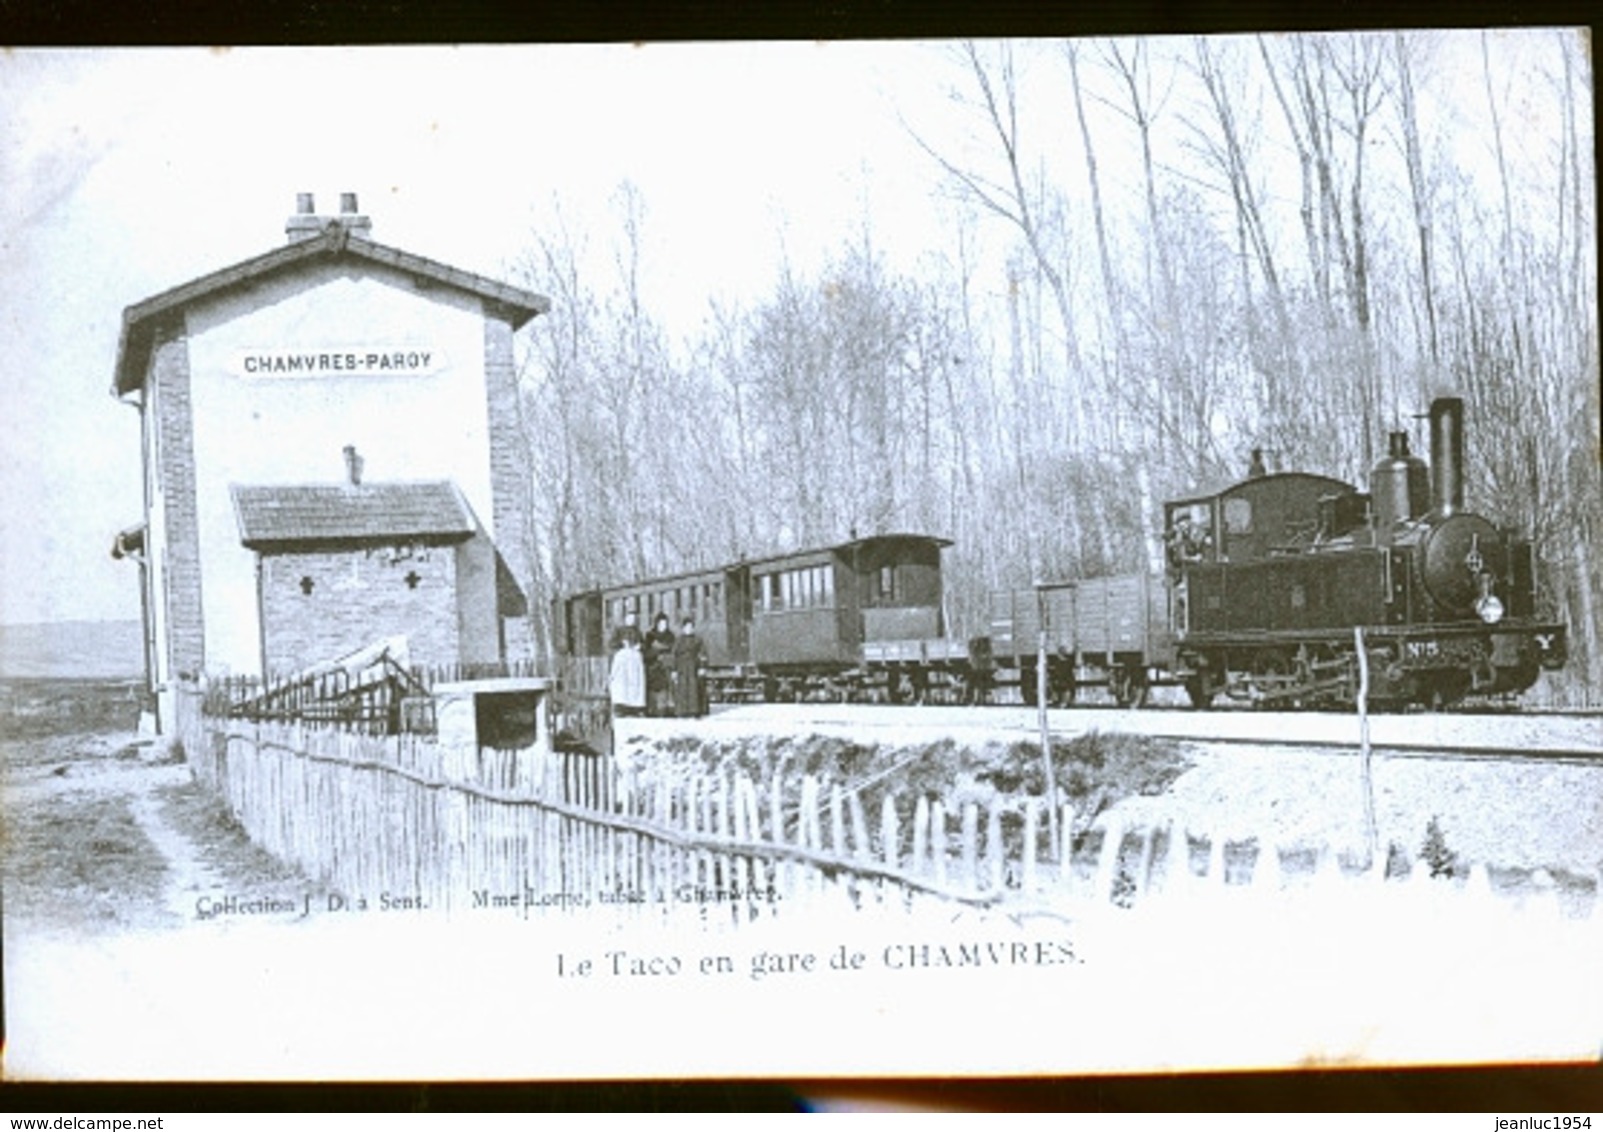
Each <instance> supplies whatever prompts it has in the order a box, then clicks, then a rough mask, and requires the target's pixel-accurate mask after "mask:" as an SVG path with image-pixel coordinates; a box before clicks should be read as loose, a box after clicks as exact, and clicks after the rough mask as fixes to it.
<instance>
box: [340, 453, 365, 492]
mask: <svg viewBox="0 0 1603 1132" xmlns="http://www.w3.org/2000/svg"><path fill="white" fill-rule="evenodd" d="M366 462H367V461H366V460H363V459H362V457H361V456H360V455H359V454H358V453H357V451H356V445H354V444H347V445H346V446H345V476H346V479H348V480H349V481H350V485H351V486H352V487H361V486H362V465H363V464H365V463H366Z"/></svg>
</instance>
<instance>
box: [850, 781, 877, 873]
mask: <svg viewBox="0 0 1603 1132" xmlns="http://www.w3.org/2000/svg"><path fill="white" fill-rule="evenodd" d="M846 808H847V809H848V810H849V811H850V812H851V815H852V848H853V849H854V850H855V851H856V854H855V855H856V857H857V859H858V860H859V861H872V860H873V859H874V852H873V850H872V849H870V848H869V845H868V816H867V815H866V814H864V813H863V802H862V799H860V798H859V797H858V796H857V791H855V790H853V791H852V792H851V793H850V794H848V795H846Z"/></svg>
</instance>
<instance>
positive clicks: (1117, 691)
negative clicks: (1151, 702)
mask: <svg viewBox="0 0 1603 1132" xmlns="http://www.w3.org/2000/svg"><path fill="white" fill-rule="evenodd" d="M1108 686H1109V687H1110V688H1111V689H1112V690H1113V700H1114V702H1115V703H1117V704H1118V705H1119V706H1120V707H1125V708H1128V707H1142V706H1144V705H1145V704H1146V702H1147V691H1148V689H1147V682H1146V678H1145V674H1144V673H1142V672H1140V671H1139V670H1137V669H1134V668H1130V667H1127V666H1125V665H1120V666H1119V667H1117V668H1115V669H1114V670H1113V671H1112V672H1111V673H1110V674H1109V675H1108Z"/></svg>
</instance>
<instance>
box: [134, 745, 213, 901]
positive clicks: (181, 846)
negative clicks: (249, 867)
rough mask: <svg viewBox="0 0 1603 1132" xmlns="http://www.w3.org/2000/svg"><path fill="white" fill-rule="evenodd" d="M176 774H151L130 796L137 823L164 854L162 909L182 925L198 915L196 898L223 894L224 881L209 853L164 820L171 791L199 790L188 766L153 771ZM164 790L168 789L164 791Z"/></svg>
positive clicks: (159, 851) (157, 849) (158, 850)
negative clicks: (203, 895) (164, 882)
mask: <svg viewBox="0 0 1603 1132" xmlns="http://www.w3.org/2000/svg"><path fill="white" fill-rule="evenodd" d="M155 769H159V770H160V771H172V772H176V773H170V774H168V773H160V774H158V773H152V774H150V775H148V776H147V777H145V778H144V780H143V782H142V783H141V784H140V785H141V786H142V787H143V788H142V789H139V788H136V789H135V791H134V792H133V793H132V794H131V795H130V798H129V801H130V804H131V807H132V809H133V814H134V819H135V820H136V821H138V822H139V826H140V828H141V829H143V830H144V831H145V836H146V837H148V838H150V841H151V843H152V844H153V845H154V846H155V847H156V851H157V852H158V853H160V854H161V856H162V860H163V861H164V862H165V864H166V866H167V868H166V881H167V883H166V886H165V890H164V892H163V896H162V905H163V907H164V908H165V909H166V911H167V912H168V913H169V914H170V915H172V916H175V917H177V918H178V919H179V920H180V921H182V920H187V919H190V918H192V917H193V916H194V914H195V898H196V897H197V896H199V895H201V894H203V893H208V892H217V891H221V890H222V889H223V888H224V887H225V880H224V877H223V876H221V875H220V874H219V872H218V871H217V869H215V868H213V867H212V864H211V862H210V861H209V860H208V856H209V853H208V850H207V849H206V848H205V847H202V846H200V845H197V844H196V843H195V841H194V839H192V838H191V837H190V836H189V835H188V834H186V833H184V832H183V831H181V830H179V829H178V828H177V827H176V826H174V825H173V824H172V823H171V822H170V821H169V820H168V819H167V817H166V816H165V814H164V811H167V810H168V809H169V808H170V807H169V805H168V804H167V803H166V801H165V800H164V798H163V797H158V793H160V794H162V795H166V794H168V793H169V792H170V791H172V790H180V791H181V790H196V789H199V786H198V785H197V784H196V783H195V782H194V781H193V779H192V778H191V776H190V773H189V768H188V767H185V766H175V767H162V768H153V770H155ZM162 788H165V789H162Z"/></svg>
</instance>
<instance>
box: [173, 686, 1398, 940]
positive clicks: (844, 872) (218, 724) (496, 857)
mask: <svg viewBox="0 0 1603 1132" xmlns="http://www.w3.org/2000/svg"><path fill="white" fill-rule="evenodd" d="M195 723H196V730H195V733H194V734H192V735H190V736H188V737H186V743H185V746H186V750H187V752H188V754H189V759H190V762H191V764H192V765H193V767H194V768H195V772H196V774H197V775H198V776H199V777H200V778H201V779H202V780H204V781H205V782H207V783H209V784H210V785H211V786H212V787H213V788H214V789H215V790H216V791H217V792H218V793H219V794H220V795H221V796H222V797H223V798H224V799H225V800H226V802H227V804H228V806H229V808H230V809H231V810H232V812H233V813H234V814H235V815H236V816H237V817H238V819H239V820H240V822H241V823H242V824H243V826H244V827H245V829H246V831H247V832H248V833H249V835H250V836H251V838H252V839H253V840H254V841H256V842H257V844H259V845H260V846H261V847H263V848H264V849H266V850H267V851H269V852H270V853H272V854H274V855H275V856H277V857H279V858H280V859H281V860H285V861H288V862H292V863H293V864H295V865H296V866H298V867H299V868H300V869H301V870H302V871H303V872H305V873H306V874H307V875H308V876H309V877H311V878H314V879H315V880H317V881H318V882H320V883H322V884H323V885H326V886H327V887H328V888H329V889H330V890H331V891H337V892H340V893H345V894H355V895H361V896H365V897H366V898H367V899H368V900H370V901H377V900H378V899H379V898H380V897H381V896H383V897H386V898H388V899H390V900H392V901H405V902H415V903H416V904H418V905H421V906H424V907H427V908H431V909H445V910H453V911H454V910H462V909H476V908H482V907H486V906H489V907H507V906H512V905H517V906H520V907H522V908H523V909H524V910H525V911H538V910H543V909H548V908H568V907H572V906H575V905H578V906H591V905H596V904H602V903H610V904H616V905H618V906H619V907H620V908H628V909H631V910H635V911H646V910H654V909H663V908H667V909H673V908H675V907H679V908H681V909H682V908H690V909H694V910H696V911H697V912H699V913H700V914H703V915H705V914H706V910H707V909H708V908H714V909H719V910H720V911H722V912H724V913H727V914H729V915H731V916H732V917H733V918H735V919H737V920H738V919H740V918H742V917H757V916H762V915H768V914H783V912H784V910H785V909H786V908H787V907H790V908H794V907H796V906H798V905H799V904H800V905H805V904H807V902H809V901H813V902H817V901H820V900H825V899H845V900H847V901H849V902H850V903H851V904H852V905H854V906H858V907H861V906H863V905H865V904H876V905H893V904H909V903H911V902H913V901H916V900H928V899H934V900H940V901H948V902H958V903H962V904H968V905H978V906H1000V907H1002V908H1004V909H1017V910H1020V911H1024V910H1029V909H1038V910H1046V911H1053V912H1058V913H1064V912H1069V911H1074V910H1079V911H1085V910H1089V909H1107V908H1117V907H1131V906H1134V905H1136V904H1139V903H1142V902H1146V901H1150V900H1155V899H1162V898H1167V897H1173V896H1175V895H1177V894H1180V893H1187V894H1190V895H1191V896H1199V895H1200V896H1208V895H1209V894H1210V893H1216V894H1223V893H1226V892H1229V893H1249V892H1257V893H1260V894H1262V893H1278V892H1280V891H1282V890H1283V889H1285V888H1287V887H1289V886H1295V885H1297V884H1299V883H1301V880H1302V878H1304V877H1309V876H1312V875H1314V874H1316V873H1317V874H1319V875H1321V876H1326V877H1332V876H1334V877H1340V878H1343V879H1346V880H1354V879H1363V878H1361V877H1360V876H1359V875H1358V874H1359V870H1358V869H1357V868H1356V867H1355V866H1353V864H1352V863H1351V862H1345V863H1344V862H1342V861H1340V860H1339V859H1338V857H1337V854H1336V853H1335V852H1334V851H1332V850H1330V849H1328V848H1324V847H1322V848H1321V849H1319V850H1317V851H1310V850H1309V849H1308V848H1307V847H1292V848H1286V847H1278V846H1276V845H1274V844H1273V842H1272V841H1270V840H1268V839H1264V838H1259V837H1255V836H1250V835H1244V836H1239V837H1235V838H1230V837H1225V836H1218V835H1207V834H1198V833H1196V832H1194V831H1187V830H1185V829H1183V828H1181V827H1178V826H1175V825H1172V824H1170V823H1165V822H1156V823H1155V822H1152V821H1150V820H1148V821H1146V822H1144V823H1143V824H1141V825H1138V826H1133V827H1128V828H1127V827H1124V826H1122V825H1119V824H1116V823H1110V822H1109V821H1108V816H1106V815H1105V816H1104V819H1103V823H1104V824H1100V825H1098V826H1097V827H1095V828H1093V829H1092V830H1090V831H1089V832H1088V833H1087V834H1086V835H1084V836H1082V837H1080V838H1078V839H1076V841H1075V842H1074V843H1073V844H1072V845H1071V844H1070V843H1069V839H1067V838H1065V839H1064V849H1063V851H1062V852H1061V853H1060V854H1059V855H1058V856H1057V857H1054V856H1053V855H1052V854H1051V853H1050V851H1049V837H1048V836H1047V824H1048V823H1047V822H1046V813H1045V808H1044V806H1043V805H1042V802H1041V800H1040V799H1039V798H1035V797H1022V798H1020V797H1010V798H1003V797H1000V796H997V797H992V798H990V799H989V800H988V804H987V803H986V802H985V801H982V800H980V799H976V798H973V797H970V798H967V799H953V800H943V799H939V798H932V797H926V796H920V797H917V798H914V799H911V800H910V803H909V801H908V800H905V799H902V798H899V797H897V796H896V795H894V794H891V793H884V794H882V795H880V796H879V797H878V804H877V805H875V804H874V803H873V800H872V799H870V801H868V802H866V803H865V800H864V795H863V794H862V793H861V792H859V791H857V790H853V789H851V788H849V787H848V786H847V785H846V784H844V783H842V782H839V781H831V780H828V779H825V778H824V777H822V776H820V775H817V774H802V773H797V772H795V771H771V772H768V773H767V774H766V775H765V776H761V777H760V776H757V775H753V774H746V773H739V772H733V771H726V772H723V773H711V772H708V771H707V770H706V769H705V768H704V767H702V765H701V764H700V763H699V762H697V761H695V760H694V759H676V758H672V757H668V756H666V755H665V756H664V757H662V758H652V759H641V760H639V761H638V762H633V763H630V762H620V761H618V760H615V759H613V758H610V757H604V756H599V755H594V754H589V753H583V752H563V751H546V750H542V749H539V748H533V749H529V750H522V751H502V750H494V749H488V748H482V749H473V748H452V747H448V746H445V745H442V744H440V743H438V742H437V741H435V740H434V739H432V738H431V737H426V736H418V735H407V734H402V735H392V736H375V735H363V734H360V733H354V732H351V731H348V730H342V729H337V728H328V727H316V726H309V725H295V724H283V723H276V722H255V721H244V720H222V719H215V718H201V717H198V716H197V717H195ZM1073 817H1074V815H1073V813H1072V811H1071V810H1070V808H1068V807H1065V808H1064V810H1063V812H1062V814H1061V828H1063V829H1065V830H1068V829H1072V828H1074V827H1075V826H1074V821H1073ZM1386 865H1387V862H1385V861H1379V862H1375V863H1373V864H1372V865H1370V867H1369V871H1368V873H1367V878H1368V879H1372V880H1384V879H1385V878H1386V876H1387V873H1388V870H1387V867H1386ZM1427 869H1428V866H1427V865H1426V864H1425V863H1424V862H1421V861H1415V862H1412V867H1411V868H1410V869H1409V870H1408V871H1409V872H1411V873H1412V875H1413V876H1414V878H1415V879H1418V878H1419V877H1420V876H1421V875H1423V872H1424V871H1426V870H1427ZM1393 879H1400V877H1394V878H1393Z"/></svg>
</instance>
